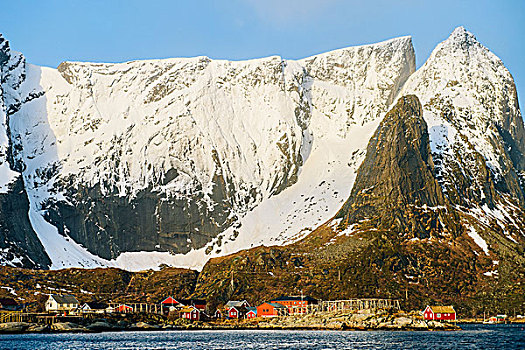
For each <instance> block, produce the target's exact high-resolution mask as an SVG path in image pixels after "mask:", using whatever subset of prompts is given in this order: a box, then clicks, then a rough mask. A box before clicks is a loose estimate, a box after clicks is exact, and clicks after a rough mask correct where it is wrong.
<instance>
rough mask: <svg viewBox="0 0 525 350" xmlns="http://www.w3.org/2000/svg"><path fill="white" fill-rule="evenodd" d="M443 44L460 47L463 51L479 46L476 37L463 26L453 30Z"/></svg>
mask: <svg viewBox="0 0 525 350" xmlns="http://www.w3.org/2000/svg"><path fill="white" fill-rule="evenodd" d="M445 42H446V43H448V44H452V45H460V46H461V47H462V48H464V49H466V48H468V47H470V46H472V45H476V44H479V42H478V40H477V39H476V36H475V35H474V34H472V33H471V32H469V31H468V30H467V29H465V27H463V26H459V27H457V28H456V29H454V30H453V31H452V33H451V34H450V36H449V37H448V39H447V40H446V41H445Z"/></svg>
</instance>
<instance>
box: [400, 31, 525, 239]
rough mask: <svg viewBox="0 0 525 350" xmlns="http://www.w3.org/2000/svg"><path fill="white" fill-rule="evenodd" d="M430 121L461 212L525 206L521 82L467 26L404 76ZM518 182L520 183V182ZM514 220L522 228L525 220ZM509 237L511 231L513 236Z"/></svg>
mask: <svg viewBox="0 0 525 350" xmlns="http://www.w3.org/2000/svg"><path fill="white" fill-rule="evenodd" d="M405 94H415V95H416V96H418V98H419V99H420V101H421V103H422V105H423V115H424V118H425V121H426V122H427V124H428V130H429V136H430V146H431V151H432V156H433V159H434V165H435V172H436V176H437V179H438V181H439V183H440V185H441V186H442V188H443V191H444V193H445V194H446V195H447V197H448V199H449V200H451V202H452V203H453V204H454V205H455V206H456V208H458V209H460V210H464V209H465V208H469V210H470V211H471V212H472V213H473V214H474V213H477V214H481V217H478V218H477V219H479V220H485V219H484V217H486V220H485V223H486V224H488V221H489V219H495V220H497V221H498V222H499V224H500V226H502V227H503V226H504V225H505V224H507V223H509V222H510V219H509V218H511V217H512V215H506V216H503V215H500V216H499V217H498V216H496V215H495V214H497V213H502V212H509V211H512V210H515V209H516V213H519V212H520V210H517V208H516V207H515V206H516V204H517V205H518V206H519V205H520V203H521V206H523V204H525V202H524V193H523V187H521V186H520V181H521V182H523V178H521V179H520V176H522V175H520V173H522V172H523V169H524V168H525V131H524V127H523V120H522V117H521V112H520V110H519V107H518V103H517V94H516V88H515V85H514V80H513V78H512V76H511V74H510V72H509V71H508V70H507V69H506V68H505V66H504V64H503V63H502V61H501V60H500V59H499V58H498V57H497V56H496V55H494V54H493V53H492V52H490V51H489V50H488V49H487V48H486V47H484V46H483V45H482V44H481V43H479V42H478V41H477V39H476V38H475V36H474V35H473V34H471V33H470V32H468V31H467V30H465V28H463V27H459V28H456V29H455V30H454V32H453V33H452V34H451V35H450V36H449V38H447V39H446V40H445V41H443V42H442V43H440V44H439V45H438V46H437V47H436V48H435V49H434V51H433V52H432V53H431V55H430V57H429V59H428V60H427V61H426V62H425V64H424V65H423V66H422V67H421V68H420V69H418V70H417V71H416V72H415V73H414V74H413V75H412V76H411V77H410V78H409V79H408V81H407V82H406V84H405V86H404V87H403V89H402V92H401V94H400V95H405ZM520 187H521V188H520ZM518 221H520V220H519V215H518V220H517V221H516V222H513V223H511V224H512V225H513V227H514V228H515V229H517V230H521V232H522V234H525V229H524V228H523V227H524V226H523V225H525V222H524V221H523V219H522V220H521V222H518ZM508 237H510V236H509V235H508Z"/></svg>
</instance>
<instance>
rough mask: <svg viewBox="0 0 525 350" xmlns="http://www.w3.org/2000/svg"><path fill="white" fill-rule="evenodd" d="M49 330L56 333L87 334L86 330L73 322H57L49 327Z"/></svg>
mask: <svg viewBox="0 0 525 350" xmlns="http://www.w3.org/2000/svg"><path fill="white" fill-rule="evenodd" d="M51 330H52V331H56V332H87V331H88V329H87V328H85V327H82V326H80V325H78V324H76V323H73V322H57V323H53V324H52V325H51Z"/></svg>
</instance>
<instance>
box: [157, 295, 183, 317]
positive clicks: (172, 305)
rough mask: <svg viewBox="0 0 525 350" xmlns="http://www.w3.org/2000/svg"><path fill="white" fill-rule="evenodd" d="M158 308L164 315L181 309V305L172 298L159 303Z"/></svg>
mask: <svg viewBox="0 0 525 350" xmlns="http://www.w3.org/2000/svg"><path fill="white" fill-rule="evenodd" d="M160 306H161V308H162V311H163V312H164V313H168V312H172V311H175V310H176V309H178V308H181V307H183V305H182V304H181V303H180V302H179V301H178V300H175V299H174V298H173V297H167V298H166V299H164V300H163V301H161V302H160Z"/></svg>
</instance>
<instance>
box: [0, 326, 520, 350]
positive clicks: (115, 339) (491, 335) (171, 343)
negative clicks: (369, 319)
mask: <svg viewBox="0 0 525 350" xmlns="http://www.w3.org/2000/svg"><path fill="white" fill-rule="evenodd" d="M0 349H2V350H3V349H17V350H26V349H27V350H40V349H46V350H48V349H49V350H51V349H53V350H55V349H58V350H70V349H71V350H73V349H75V350H77V349H82V350H88V349H101V350H102V349H103V350H107V349H498V350H501V349H520V350H525V325H464V326H463V330H462V331H458V332H383V331H374V332H348V331H345V332H339V331H251V330H250V331H162V332H119V333H117V332H109V333H97V334H23V335H0Z"/></svg>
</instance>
